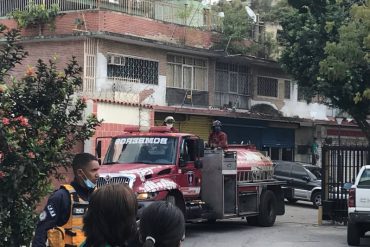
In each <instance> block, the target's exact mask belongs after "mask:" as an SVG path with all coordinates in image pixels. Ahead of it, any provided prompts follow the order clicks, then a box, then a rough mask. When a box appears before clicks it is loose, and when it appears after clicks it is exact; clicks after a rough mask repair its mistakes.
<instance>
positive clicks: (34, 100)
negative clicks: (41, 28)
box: [0, 25, 101, 246]
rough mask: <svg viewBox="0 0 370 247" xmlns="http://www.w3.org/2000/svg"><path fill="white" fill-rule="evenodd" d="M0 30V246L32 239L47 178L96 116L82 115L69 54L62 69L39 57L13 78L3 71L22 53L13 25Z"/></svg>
mask: <svg viewBox="0 0 370 247" xmlns="http://www.w3.org/2000/svg"><path fill="white" fill-rule="evenodd" d="M0 35H1V36H4V37H5V40H6V44H5V45H3V46H2V47H1V50H0V246H21V245H26V244H28V243H30V241H31V238H32V234H33V230H34V228H35V224H36V219H37V218H36V215H35V209H36V206H37V204H38V202H39V201H40V200H41V199H42V198H44V197H45V196H46V195H47V194H48V193H49V192H50V189H51V185H50V178H51V177H56V178H60V174H59V170H60V168H68V166H69V164H70V162H71V156H72V148H73V147H74V145H75V144H76V143H77V142H83V141H84V140H86V139H89V138H90V137H91V136H93V134H94V131H95V128H96V127H97V126H98V125H100V123H101V121H99V120H98V119H97V118H96V117H95V116H94V115H91V116H87V117H86V118H85V119H84V110H85V108H86V103H85V99H83V98H81V97H77V96H76V94H75V93H76V91H77V90H78V89H79V88H80V87H81V86H82V79H81V76H80V72H81V71H82V69H81V67H80V66H79V65H78V64H77V62H76V60H75V59H74V58H72V59H71V61H70V62H69V63H68V64H67V67H66V68H65V69H64V71H58V70H57V68H56V61H55V60H50V61H49V62H48V64H46V63H44V62H43V61H42V60H39V61H38V62H37V65H36V67H35V68H31V67H30V68H28V69H27V71H26V73H25V76H24V77H23V78H22V79H20V80H16V79H15V78H11V77H10V76H9V75H8V72H9V70H11V69H12V68H14V67H15V65H16V64H18V63H20V62H21V61H22V59H23V58H24V57H25V56H27V53H26V52H25V51H24V50H23V48H22V47H21V46H20V45H19V44H17V40H18V39H19V31H18V30H10V31H9V30H7V29H6V27H4V26H2V25H0ZM7 78H10V80H8V81H7V83H5V80H7Z"/></svg>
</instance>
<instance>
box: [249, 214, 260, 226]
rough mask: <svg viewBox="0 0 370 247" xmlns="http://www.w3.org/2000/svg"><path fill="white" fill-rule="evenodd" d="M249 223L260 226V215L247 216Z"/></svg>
mask: <svg viewBox="0 0 370 247" xmlns="http://www.w3.org/2000/svg"><path fill="white" fill-rule="evenodd" d="M247 223H248V225H250V226H258V216H250V217H247Z"/></svg>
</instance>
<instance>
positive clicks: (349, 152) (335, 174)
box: [322, 145, 370, 222]
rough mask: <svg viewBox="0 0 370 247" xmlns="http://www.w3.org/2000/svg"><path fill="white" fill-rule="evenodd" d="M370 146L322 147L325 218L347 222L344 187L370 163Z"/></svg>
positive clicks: (346, 194) (346, 195)
mask: <svg viewBox="0 0 370 247" xmlns="http://www.w3.org/2000/svg"><path fill="white" fill-rule="evenodd" d="M369 149H370V146H329V145H324V146H323V147H322V172H323V176H322V207H323V217H322V219H323V220H333V221H338V222H347V197H348V193H347V191H346V190H345V189H343V185H344V184H345V183H347V182H350V183H352V182H353V181H354V178H355V177H356V175H357V173H358V171H359V170H360V168H361V167H362V166H364V165H367V164H370V158H369V156H370V151H369Z"/></svg>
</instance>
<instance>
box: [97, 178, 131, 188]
mask: <svg viewBox="0 0 370 247" xmlns="http://www.w3.org/2000/svg"><path fill="white" fill-rule="evenodd" d="M106 184H130V178H128V177H109V176H107V177H100V178H99V179H98V182H97V187H101V186H103V185H106Z"/></svg>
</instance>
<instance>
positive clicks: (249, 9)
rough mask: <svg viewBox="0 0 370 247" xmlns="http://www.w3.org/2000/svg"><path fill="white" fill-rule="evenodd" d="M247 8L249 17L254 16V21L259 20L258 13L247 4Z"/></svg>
mask: <svg viewBox="0 0 370 247" xmlns="http://www.w3.org/2000/svg"><path fill="white" fill-rule="evenodd" d="M245 10H246V11H247V14H248V15H249V17H250V18H252V19H253V21H254V22H257V15H256V14H255V13H254V11H253V10H252V9H251V8H249V6H245Z"/></svg>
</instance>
